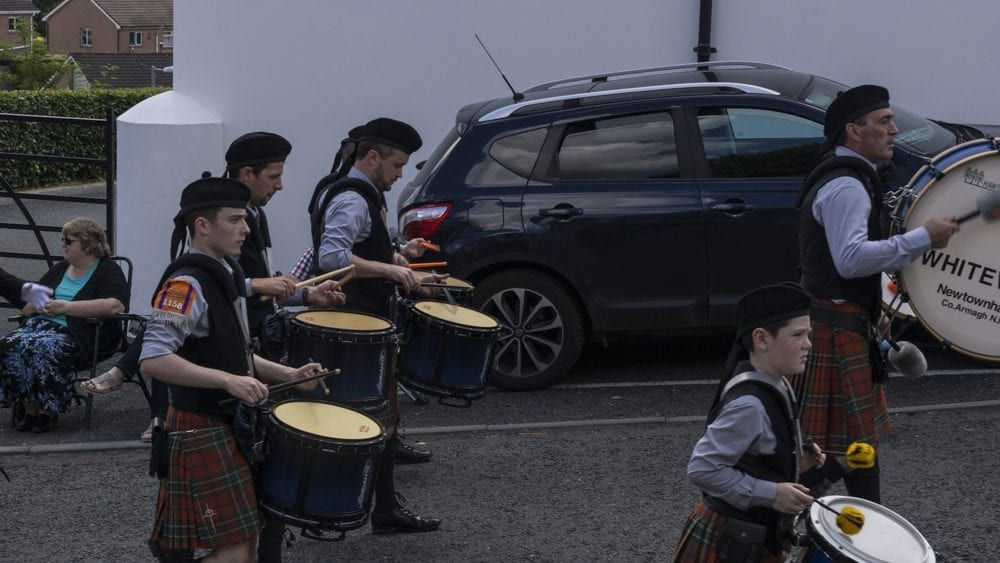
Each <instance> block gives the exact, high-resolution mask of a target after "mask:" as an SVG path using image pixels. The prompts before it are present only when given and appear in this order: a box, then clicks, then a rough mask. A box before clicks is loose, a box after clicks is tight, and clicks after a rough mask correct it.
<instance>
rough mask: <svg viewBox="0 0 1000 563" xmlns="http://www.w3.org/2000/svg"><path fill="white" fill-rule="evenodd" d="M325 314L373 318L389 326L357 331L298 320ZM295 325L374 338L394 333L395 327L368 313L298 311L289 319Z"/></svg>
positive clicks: (383, 318)
mask: <svg viewBox="0 0 1000 563" xmlns="http://www.w3.org/2000/svg"><path fill="white" fill-rule="evenodd" d="M327 313H330V314H340V315H352V316H358V317H369V318H373V319H378V320H380V321H382V322H384V323H386V324H387V325H389V326H388V327H386V328H378V329H374V330H359V329H353V328H340V327H332V326H322V325H317V324H313V323H310V322H307V321H304V320H300V319H299V317H300V316H303V315H315V314H327ZM296 323H298V325H302V327H303V328H314V329H319V330H321V331H326V332H334V333H347V334H358V335H365V336H374V335H382V334H392V333H393V332H394V331H395V325H393V323H392V321H390V320H389V319H387V318H385V317H383V316H381V315H371V314H368V313H359V312H357V311H299V312H298V313H295V314H294V315H293V316H292V319H291V324H292V325H294V326H298V325H296Z"/></svg>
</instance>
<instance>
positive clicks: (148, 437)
mask: <svg viewBox="0 0 1000 563" xmlns="http://www.w3.org/2000/svg"><path fill="white" fill-rule="evenodd" d="M139 439H140V440H142V441H143V442H147V443H148V442H152V441H153V421H152V420H150V421H149V427H147V428H146V430H145V431H144V432H143V433H142V436H139Z"/></svg>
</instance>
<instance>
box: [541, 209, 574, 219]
mask: <svg viewBox="0 0 1000 563" xmlns="http://www.w3.org/2000/svg"><path fill="white" fill-rule="evenodd" d="M577 215H583V209H580V208H579V207H552V208H550V209H539V210H538V216H539V217H556V218H558V219H569V218H570V217H575V216H577Z"/></svg>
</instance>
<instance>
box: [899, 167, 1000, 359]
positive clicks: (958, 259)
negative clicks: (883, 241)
mask: <svg viewBox="0 0 1000 563" xmlns="http://www.w3.org/2000/svg"><path fill="white" fill-rule="evenodd" d="M942 172H944V176H943V177H941V178H940V179H939V180H936V181H934V180H932V181H930V182H929V183H928V184H927V186H926V187H925V188H923V189H922V190H921V191H920V194H919V195H918V196H917V199H916V200H915V201H914V202H913V204H912V205H911V206H910V208H909V211H908V213H907V216H906V219H905V221H904V223H903V229H904V230H905V231H911V230H913V229H916V228H918V227H920V226H921V225H923V224H924V223H925V222H926V221H927V220H928V219H930V218H932V217H960V216H962V215H965V214H966V213H969V212H971V211H973V210H975V209H976V199H977V198H978V197H979V196H981V195H983V194H986V193H989V192H990V191H995V190H1000V156H998V155H997V153H996V152H995V151H989V152H982V153H980V154H977V155H973V156H970V157H968V158H965V159H962V160H960V161H958V162H956V163H954V164H953V165H951V166H950V167H949V168H947V169H945V170H943V171H942ZM901 277H902V283H903V289H904V290H905V291H906V292H907V294H908V295H909V297H910V306H911V307H912V309H913V312H914V314H915V315H916V316H917V318H918V319H919V320H920V322H921V323H922V324H923V325H924V326H925V327H926V328H927V330H928V331H930V332H931V334H933V335H934V336H935V337H936V338H938V339H939V340H941V341H942V342H944V343H945V344H947V345H948V346H951V347H952V348H954V349H955V350H957V351H959V352H961V353H963V354H966V355H968V356H972V357H976V358H979V359H983V360H990V361H997V362H1000V223H996V222H994V223H986V222H984V221H983V220H982V219H981V218H975V219H972V220H969V221H967V222H965V223H963V224H962V227H961V231H960V232H958V233H957V234H956V235H955V236H953V237H952V238H951V240H950V241H949V242H948V246H947V247H946V248H942V249H931V250H928V251H927V252H926V253H924V254H923V256H921V257H920V258H917V259H916V260H915V261H913V262H912V263H910V264H909V265H908V266H906V268H904V269H903V270H902V275H901Z"/></svg>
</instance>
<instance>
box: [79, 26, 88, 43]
mask: <svg viewBox="0 0 1000 563" xmlns="http://www.w3.org/2000/svg"><path fill="white" fill-rule="evenodd" d="M80 46H81V47H90V46H91V42H90V29H89V28H86V27H81V28H80Z"/></svg>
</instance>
